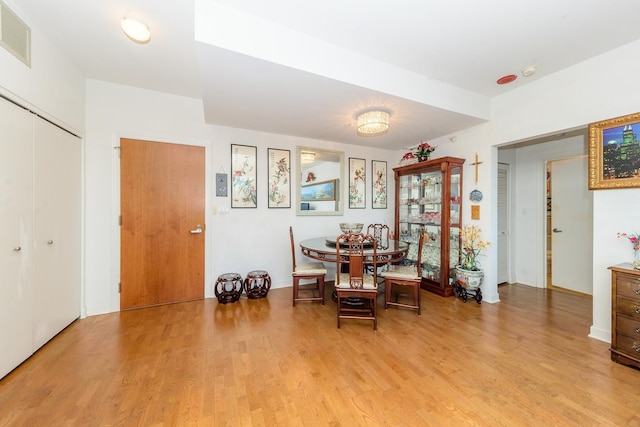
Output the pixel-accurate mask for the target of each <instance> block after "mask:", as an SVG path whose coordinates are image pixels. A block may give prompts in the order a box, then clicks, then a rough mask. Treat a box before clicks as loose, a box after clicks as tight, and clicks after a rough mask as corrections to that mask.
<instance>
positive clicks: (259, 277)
mask: <svg viewBox="0 0 640 427" xmlns="http://www.w3.org/2000/svg"><path fill="white" fill-rule="evenodd" d="M269 288H271V277H269V273H267V272H266V271H264V270H253V271H250V272H249V273H247V277H246V278H245V279H244V291H245V292H246V293H247V296H248V297H249V298H251V299H258V298H264V297H266V296H267V292H269Z"/></svg>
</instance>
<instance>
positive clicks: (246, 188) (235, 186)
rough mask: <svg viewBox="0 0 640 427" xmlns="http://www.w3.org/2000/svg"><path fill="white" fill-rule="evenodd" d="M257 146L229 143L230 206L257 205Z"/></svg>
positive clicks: (247, 206)
mask: <svg viewBox="0 0 640 427" xmlns="http://www.w3.org/2000/svg"><path fill="white" fill-rule="evenodd" d="M257 150H258V148H257V147H254V146H251V145H239V144H231V207H232V208H255V207H257V206H258V189H257V182H256V177H257V161H256V158H257Z"/></svg>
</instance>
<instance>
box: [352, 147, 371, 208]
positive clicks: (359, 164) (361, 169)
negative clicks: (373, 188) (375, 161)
mask: <svg viewBox="0 0 640 427" xmlns="http://www.w3.org/2000/svg"><path fill="white" fill-rule="evenodd" d="M366 184H367V174H366V161H365V159H358V158H355V157H349V209H364V208H366V202H367V194H366Z"/></svg>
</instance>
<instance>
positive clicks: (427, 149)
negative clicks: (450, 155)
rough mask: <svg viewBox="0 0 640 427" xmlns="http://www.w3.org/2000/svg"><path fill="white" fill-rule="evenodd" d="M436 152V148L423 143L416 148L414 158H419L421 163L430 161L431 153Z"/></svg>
mask: <svg viewBox="0 0 640 427" xmlns="http://www.w3.org/2000/svg"><path fill="white" fill-rule="evenodd" d="M435 150H436V147H432V146H430V145H429V143H428V142H421V143H420V145H418V147H417V148H416V151H415V153H413V155H414V156H416V157H417V158H418V160H419V161H423V160H428V159H429V156H431V153H433V152H434V151H435Z"/></svg>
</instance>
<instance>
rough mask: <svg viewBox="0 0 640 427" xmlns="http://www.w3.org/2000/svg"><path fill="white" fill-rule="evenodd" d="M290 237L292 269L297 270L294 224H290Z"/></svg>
mask: <svg viewBox="0 0 640 427" xmlns="http://www.w3.org/2000/svg"><path fill="white" fill-rule="evenodd" d="M289 239H290V240H291V264H292V265H293V269H292V270H291V271H296V245H295V243H294V242H293V227H292V226H289Z"/></svg>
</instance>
